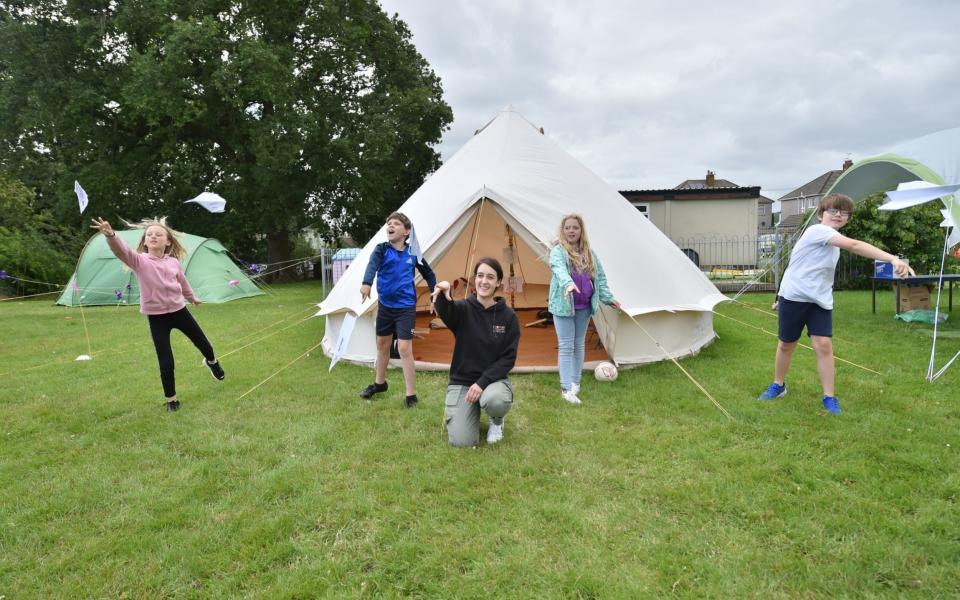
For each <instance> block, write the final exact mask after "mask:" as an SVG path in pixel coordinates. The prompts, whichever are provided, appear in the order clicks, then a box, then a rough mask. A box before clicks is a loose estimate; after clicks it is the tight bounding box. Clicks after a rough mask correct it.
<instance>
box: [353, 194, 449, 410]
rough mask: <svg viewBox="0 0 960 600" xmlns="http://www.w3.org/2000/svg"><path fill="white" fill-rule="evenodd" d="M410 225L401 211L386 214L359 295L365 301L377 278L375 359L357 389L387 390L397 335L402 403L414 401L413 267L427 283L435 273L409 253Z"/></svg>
mask: <svg viewBox="0 0 960 600" xmlns="http://www.w3.org/2000/svg"><path fill="white" fill-rule="evenodd" d="M411 229H413V225H412V224H411V223H410V219H408V218H407V216H406V215H405V214H403V213H399V212H395V213H393V214H391V215H390V216H389V217H387V241H386V242H383V243H380V244H377V245H376V247H374V249H373V254H371V255H370V262H369V263H367V271H366V273H364V275H363V285H361V286H360V296H361V298H362V299H363V300H364V301H365V300H366V299H367V298H369V297H370V286H371V284H372V283H373V278H374V276H376V278H377V295H378V298H377V301H378V302H379V307H378V308H377V363H376V376H375V378H374V380H373V383H372V384H370V385H368V386H367V387H365V388H364V389H363V391H361V392H360V397H361V398H367V399H369V398H372V397H373V395H374V394H379V393H380V392H385V391H387V363H388V362H389V361H390V344H391V343H392V342H393V336H394V335H396V337H397V350H398V351H399V353H400V362H401V364H402V365H403V381H404V384H405V385H406V388H407V390H406V391H407V398H406V405H407V408H413V407H414V406H416V405H417V391H416V387H415V386H416V381H415V379H416V371H415V370H414V364H413V362H414V361H413V328H414V326H415V325H416V319H417V288H416V286H415V285H414V283H413V278H414V269H416V270H417V271H419V272H420V275H422V276H423V279H424V280H425V281H426V282H427V286H429V287H430V293H431V294H432V293H433V288H434V286H435V285H436V284H437V277H436V276H435V275H434V274H433V270H432V269H431V268H430V265H428V264H427V261H426V260H424V259H423V257H420V256H416V255H414V254H412V253H411V247H410V244H408V243H407V241H406V240H407V236H408V235H410V231H411Z"/></svg>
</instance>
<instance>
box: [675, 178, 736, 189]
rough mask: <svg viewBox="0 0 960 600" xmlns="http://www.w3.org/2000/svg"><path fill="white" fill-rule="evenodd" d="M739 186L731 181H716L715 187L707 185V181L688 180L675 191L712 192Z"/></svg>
mask: <svg viewBox="0 0 960 600" xmlns="http://www.w3.org/2000/svg"><path fill="white" fill-rule="evenodd" d="M738 187H740V186H739V185H737V184H735V183H734V182H732V181H730V180H729V179H715V180H714V182H713V185H707V180H706V179H687V180H686V181H684V182H683V183H681V184H680V185H678V186H677V187H676V188H674V189H678V190H702V189H708V190H712V189H714V188H738Z"/></svg>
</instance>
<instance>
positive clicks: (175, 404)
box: [167, 400, 180, 412]
mask: <svg viewBox="0 0 960 600" xmlns="http://www.w3.org/2000/svg"><path fill="white" fill-rule="evenodd" d="M167 410H168V411H169V412H176V411H178V410H180V401H179V400H170V401H169V402H167Z"/></svg>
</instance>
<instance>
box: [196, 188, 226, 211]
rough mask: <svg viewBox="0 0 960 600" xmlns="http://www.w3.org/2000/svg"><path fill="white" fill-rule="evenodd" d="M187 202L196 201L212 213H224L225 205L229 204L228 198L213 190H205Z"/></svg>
mask: <svg viewBox="0 0 960 600" xmlns="http://www.w3.org/2000/svg"><path fill="white" fill-rule="evenodd" d="M187 202H196V203H197V204H199V205H200V206H202V207H204V208H205V209H207V210H209V211H210V212H212V213H222V212H223V209H224V207H225V206H226V205H227V201H226V200H224V199H223V198H221V197H220V196H218V195H216V194H214V193H213V192H204V193H202V194H200V195H199V196H197V197H196V198H191V199H190V200H187Z"/></svg>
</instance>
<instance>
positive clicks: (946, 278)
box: [870, 274, 960, 312]
mask: <svg viewBox="0 0 960 600" xmlns="http://www.w3.org/2000/svg"><path fill="white" fill-rule="evenodd" d="M940 278H941V276H940V275H914V276H912V277H871V278H870V280H871V281H870V284H871V288H872V289H871V295H872V301H873V312H877V282H878V281H881V282H885V283H892V284H897V283H903V284H911V283H939V282H940ZM957 281H960V275H956V274H952V275H946V274H944V275H943V283H945V284H949V285H948V286H947V298H948V300H947V307H948V308H947V310H948V311H952V310H953V284H954V282H957ZM893 287H894V289H896V291H897V308H899V307H900V286H898V285H894V286H893ZM941 289H942V285H941Z"/></svg>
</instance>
